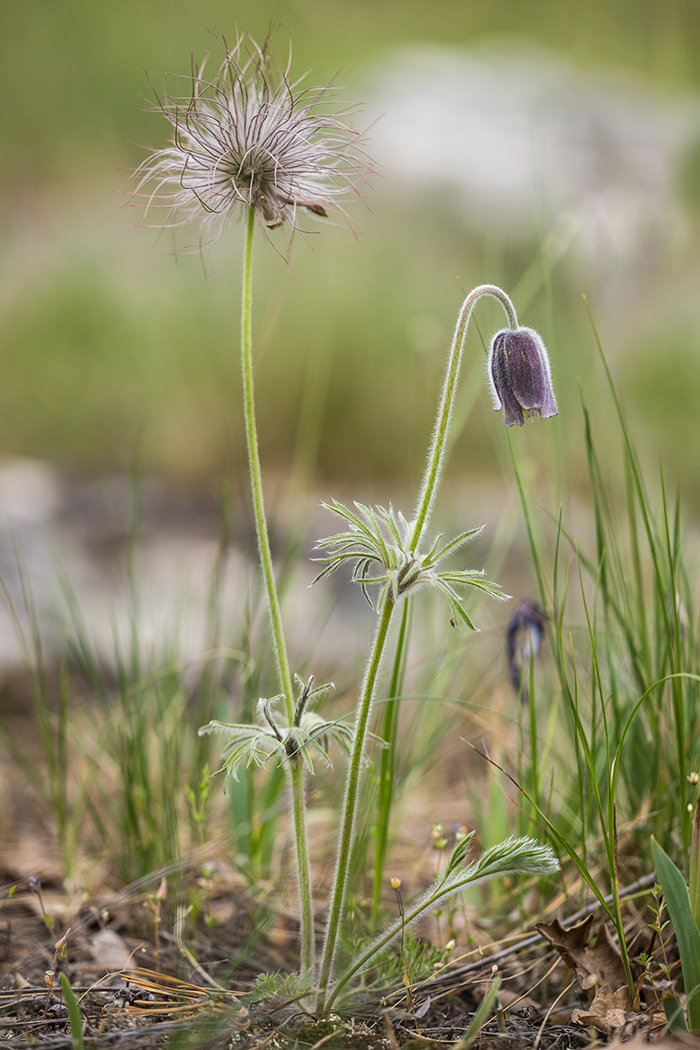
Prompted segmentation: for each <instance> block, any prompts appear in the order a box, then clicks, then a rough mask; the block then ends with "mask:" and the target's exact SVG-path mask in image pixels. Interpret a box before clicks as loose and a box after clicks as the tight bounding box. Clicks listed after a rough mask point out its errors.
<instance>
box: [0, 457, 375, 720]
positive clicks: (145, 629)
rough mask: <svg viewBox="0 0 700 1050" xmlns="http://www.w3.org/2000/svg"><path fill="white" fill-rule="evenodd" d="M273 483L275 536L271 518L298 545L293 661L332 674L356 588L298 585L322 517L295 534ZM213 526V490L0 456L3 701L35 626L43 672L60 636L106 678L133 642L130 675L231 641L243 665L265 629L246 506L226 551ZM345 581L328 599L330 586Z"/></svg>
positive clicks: (349, 629) (18, 684) (19, 674)
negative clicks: (279, 511)
mask: <svg viewBox="0 0 700 1050" xmlns="http://www.w3.org/2000/svg"><path fill="white" fill-rule="evenodd" d="M270 489H271V490H272V493H269V494H270V495H271V498H270V500H269V505H270V507H271V508H273V512H272V513H271V515H270V518H271V523H272V530H273V534H274V533H275V532H276V531H278V530H280V529H281V531H282V539H283V543H284V545H285V546H286V545H287V544H288V543H290V542H292V543H293V542H297V543H298V544H300V545H301V557H300V558H299V559H298V564H296V565H295V568H294V571H293V572H292V573H291V574H290V576H289V579H288V581H287V583H286V585H285V594H284V604H285V623H286V627H287V632H288V641H289V644H290V646H291V647H293V651H294V652H295V653H296V654H297V655H298V658H299V660H300V665H299V666H300V667H301V669H302V670H303V669H304V667H305V666H306V663H307V662H308V660H309V658H310V657H311V655H313V656H314V657H317V658H318V662H317V663H315V664H314V667H313V671H314V673H316V674H318V675H322V674H323V671H324V668H325V669H327V668H328V667H329V665H330V667H331V669H332V673H333V675H334V676H335V675H337V674H338V673H341V672H342V667H343V666H346V665H347V662H348V661H352V660H353V659H355V655H356V653H357V652H358V650H359V649H360V647H361V646H362V644H363V641H364V631H362V632H360V633H359V635H358V633H357V632H356V631H355V629H354V628H355V622H354V619H355V617H356V615H357V612H358V607H359V614H360V616H361V617H362V618H363V621H362V622H363V623H364V622H365V620H366V621H367V622H369V619H370V617H368V615H367V614H368V610H367V606H366V605H365V603H364V602H363V601H362V599H361V596H360V595H359V590H357V589H356V588H352V589H350V588H347V587H344V588H343V587H342V584H340V583H337V584H336V582H335V581H331V583H329V584H327V585H326V586H324V587H322V588H319V589H317V590H314V591H313V592H312V591H309V589H308V586H309V584H310V583H311V581H312V579H313V577H314V576H315V574H316V571H317V567H316V566H315V565H314V564H313V563H312V562H311V561H310V559H309V557H308V556H307V555H310V554H311V551H310V545H311V544H312V542H313V537H314V536H317V535H320V534H322V531H323V530H324V529H325V530H326V531H327V530H328V527H329V521H328V515H327V514H326V513H325V512H322V511H320V509H318V508H317V510H316V513H315V514H314V512H313V511H312V513H311V514H309V511H308V508H307V511H306V513H305V516H304V518H303V520H304V523H305V526H306V527H308V529H309V535H304V536H300V537H297V540H296V541H294V540H293V538H291V537H289V536H288V535H287V533H286V532H285V531H284V530H285V526H284V525H283V524H281V523H280V522H277V521H276V520H275V518H276V515H275V514H274V505H275V499H274V483H272V484H271V485H270ZM135 504H136V505H137V508H136V507H135ZM283 516H284V515H283ZM291 517H294V515H291ZM317 518H322V523H321V521H318V520H316V519H317ZM331 526H332V523H331ZM219 532H220V521H219V516H218V511H217V505H216V499H215V498H214V496H213V494H211V493H207V492H206V491H192V490H182V489H179V488H177V487H175V486H168V485H166V484H164V483H161V482H158V481H155V480H148V479H147V480H145V481H144V482H142V483H141V485H140V486H139V491H138V493H137V492H135V491H134V485H133V482H132V481H131V480H130V479H129V478H128V477H126V476H116V477H115V476H112V477H103V478H95V479H93V478H75V477H70V476H67V475H64V474H62V473H61V471H60V470H58V468H54V467H52V466H51V465H50V464H48V463H44V462H39V461H36V460H30V459H25V460H20V459H12V460H4V461H0V591H1V592H2V595H1V597H3V598H4V600H2V601H0V689H2V690H3V691H4V693H5V694H6V695H5V707H6V708H7V704H8V698H9V697H14V698H15V702H16V701H17V698H20V699H21V701H22V704H24V702H25V697H26V687H25V686H24V685H22V682H23V681H24V675H23V671H22V668H23V661H24V659H25V657H26V658H28V660H29V664H30V666H32V667H34V666H36V659H37V657H36V651H35V647H34V644H33V636H34V632H35V628H38V634H39V636H40V639H41V659H42V660H43V662H44V664H45V668H46V669H47V670H48V671H49V672H51V671H52V670H54V669H55V668H56V667H57V666H58V661H59V656H60V652H61V650H62V648H63V647H64V646H65V645H66V643H68V644H69V645H70V646H72V647H73V648H74V649H75V648H76V647H77V648H78V649H80V647H81V646H82V645H83V642H84V641H87V644H88V646H89V651H90V654H91V658H92V659H93V660H94V661H95V663H96V664H97V665H98V666H99V667H101V668H102V670H103V672H104V673H105V674H106V675H107V677H108V678H112V677H115V676H116V673H117V669H118V664H119V661H121V662H123V663H124V664H125V665H126V666H131V654H132V652H133V649H134V646H137V647H138V654H139V666H140V669H141V673H143V672H144V671H145V670H146V669H147V668H153V667H162V666H164V665H175V664H177V665H179V666H181V667H183V668H192V670H193V672H194V673H197V671H198V668H200V667H201V660H202V656H203V654H204V653H206V652H207V651H208V650H210V649H211V647H212V645H216V646H217V647H224V648H226V649H229V650H231V649H233V650H236V651H237V652H238V658H239V659H240V661H241V663H242V665H244V664H246V662H247V661H248V659H249V654H248V652H247V633H248V632H249V631H252V632H253V635H254V637H255V638H257V637H258V636H259V634H260V632H261V631H262V632H264V631H265V623H264V614H263V612H262V608H263V607H262V604H261V601H260V600H259V599H260V589H259V584H258V581H257V572H258V570H257V553H256V541H255V535H254V532H253V526H252V522H251V521H250V520H249V515H248V512H247V510H246V509H244V508H242V507H241V508H237V509H236V510H235V512H234V522H233V527H232V535H231V537H230V541H229V543H228V544H227V546H226V550H225V552H224V554H223V557H221V556H220V552H219ZM278 539H279V537H278ZM276 560H277V563H278V565H279V562H280V559H279V558H276ZM350 591H351V596H350V598H349V599H347V600H345V601H343V602H342V603H341V602H339V600H338V597H339V594H340V593H341V592H342V593H343V594H346V593H347V592H350ZM356 591H357V593H356ZM353 599H354V600H353ZM251 619H252V624H251V623H250V622H249V621H251ZM253 644H254V645H255V644H257V643H256V642H255V641H254V643H253ZM244 650H246V651H244ZM324 654H325V657H324ZM357 659H359V660H361V656H359V655H358V656H357Z"/></svg>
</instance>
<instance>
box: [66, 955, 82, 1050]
mask: <svg viewBox="0 0 700 1050" xmlns="http://www.w3.org/2000/svg"><path fill="white" fill-rule="evenodd" d="M61 988H62V989H63V998H64V1000H65V1003H66V1009H67V1010H68V1021H69V1024H70V1037H71V1042H72V1043H73V1050H83V1019H82V1017H81V1015H80V1007H79V1006H78V1000H77V999H76V998H75V992H74V991H73V989H72V988H71V986H70V981H69V980H68V978H67V977H66V975H65V974H64V973H62V974H61Z"/></svg>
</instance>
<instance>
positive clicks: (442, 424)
mask: <svg viewBox="0 0 700 1050" xmlns="http://www.w3.org/2000/svg"><path fill="white" fill-rule="evenodd" d="M484 295H488V296H491V298H492V299H497V300H498V302H499V303H500V304H501V306H502V307H503V309H504V310H505V312H506V316H507V318H508V324H509V326H510V328H511V329H513V330H514V329H516V328H517V327H518V318H517V316H516V314H515V308H514V306H513V304H512V302H511V301H510V299H509V298H508V296H507V295H506V293H505V292H503V291H501V289H500V288H498V287H497V286H496V285H495V284H480V285H479V286H478V288H474V290H473V291H471V292H470V293H469V295H468V296H467V298H466V299H465V300H464V303H463V304H462V309H461V310H460V312H459V317H458V318H457V327H456V328H455V334H454V337H453V339H452V346H451V348H450V356H449V360H448V362H447V372H446V374H445V382H444V384H443V388H442V397H441V398H440V405H439V407H438V415H437V421H436V424H435V430H434V431H433V439H432V442H431V445H430V451H429V453H428V463H427V465H426V468H425V473H424V475H423V481H422V484H421V489H420V496H419V497H418V509H417V510H416V515H415V518H414V522H413V531H412V533H411V539H410V541H409V550H410V551H411V552H414V551H415V550H417V548H418V544H419V543H420V541H421V537H422V535H423V530H424V529H425V526H426V525H427V523H428V519H429V517H430V514H431V513H432V509H433V504H434V502H435V495H436V492H437V483H438V481H439V479H440V475H441V473H442V468H443V466H444V460H445V453H446V444H447V435H448V432H449V428H450V420H451V418H452V409H453V407H454V401H455V395H456V393H457V381H458V379H459V370H460V368H461V365H462V352H463V350H464V340H465V337H466V334H467V329H468V327H469V322H470V320H471V316H472V311H473V310H474V307H475V306H476V304H477V302H478V301H479V299H481V298H482V296H484Z"/></svg>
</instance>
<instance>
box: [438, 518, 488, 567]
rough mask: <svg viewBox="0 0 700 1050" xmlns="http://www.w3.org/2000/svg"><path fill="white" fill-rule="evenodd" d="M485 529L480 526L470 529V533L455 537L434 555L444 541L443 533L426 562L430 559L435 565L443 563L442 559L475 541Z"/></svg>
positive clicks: (483, 526)
mask: <svg viewBox="0 0 700 1050" xmlns="http://www.w3.org/2000/svg"><path fill="white" fill-rule="evenodd" d="M485 527H486V526H485V525H479V527H478V528H477V529H470V530H469V532H463V533H461V535H459V536H455V538H454V539H453V540H450V542H449V543H446V544H445V546H444V547H441V548H440V550H439V551H438V552H437V553H434V551H435V548H436V547H437V545H438V543H439V542H440V540H441V539H442V533H440V535H439V536H438V538H437V539H436V540H435V543H434V544H433V546H432V549H431V551H430V553H429V554H428V555H427V556H426V558H425V559H424V561H427V559H428V558H430V559H431V560H432V563H433V564H435V563H437V562H439V561H442V559H443V558H446V557H447V555H448V554H452V553H453V552H454V551H457V550H459V549H460V547H464V546H466V544H467V543H469V542H470V541H471V540H473V539H474V537H475V536H478V535H479V533H481V532H483V531H484V529H485Z"/></svg>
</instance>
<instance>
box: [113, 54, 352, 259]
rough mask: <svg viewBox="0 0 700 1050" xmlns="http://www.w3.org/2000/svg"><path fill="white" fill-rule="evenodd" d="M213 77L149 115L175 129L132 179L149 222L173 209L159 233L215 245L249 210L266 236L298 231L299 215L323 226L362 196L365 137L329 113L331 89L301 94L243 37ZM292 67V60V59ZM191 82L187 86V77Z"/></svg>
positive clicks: (197, 78)
mask: <svg viewBox="0 0 700 1050" xmlns="http://www.w3.org/2000/svg"><path fill="white" fill-rule="evenodd" d="M217 43H218V44H219V45H220V46H221V48H222V50H223V52H224V59H223V62H222V63H221V65H220V67H219V69H218V71H217V72H216V73H215V74H214V75H213V77H212V78H211V79H208V78H207V77H205V71H206V66H207V58H208V56H205V59H204V61H203V62H202V64H201V66H200V67H199V70H198V71H197V72H196V73H195V74H194V75H193V76H192V78H191V83H192V88H191V93H190V95H189V97H184V98H182V97H176V96H171V95H168V94H165V95H163V97H162V98H161V99H159V104H158V106H157V107H154V109H153V112H160V113H162V114H163V116H165V117H166V119H167V120H168V121H169V122H170V124H171V125H172V128H173V136H172V142H171V145H169V146H167V147H166V148H165V149H161V150H153V151H152V153H151V156H150V157H148V158H147V159H146V160H145V161H144V162H143V164H141V166H140V167H139V168H138V169H137V170H136V172H135V173H134V175H133V176H132V179H131V180H130V182H131V185H132V194H133V196H134V197H142V198H145V201H146V214H147V215H148V214H149V213H150V212H151V210H152V209H154V208H155V207H163V208H165V209H167V215H166V216H165V219H164V221H163V222H162V223H160V224H158V225H162V226H168V227H174V228H179V227H182V226H185V225H187V224H188V223H190V222H198V223H199V224H200V236H199V244H198V247H203V246H209V245H212V244H214V243H215V242H216V241H218V239H219V238H220V237H221V235H222V233H223V231H224V229H225V227H226V225H227V224H228V222H229V220H230V219H231V218H232V217H233V215H234V214H236V213H237V212H239V211H240V212H243V211H247V210H248V209H250V208H253V209H254V210H255V212H256V215H257V217H258V219H259V220H260V222H261V224H262V225H263V226H265V227H266V228H268V229H273V228H275V227H277V226H282V225H283V224H284V223H287V224H289V227H290V229H296V228H297V223H298V214H299V211H300V209H304V211H305V212H307V213H310V214H312V215H316V216H321V217H323V218H326V217H327V215H328V210H329V209H331V208H335V209H336V210H339V211H341V212H342V213H343V214H345V213H344V212H343V209H342V207H341V205H340V204H339V200H340V199H341V198H343V197H346V196H347V195H348V194H352V193H356V194H357V193H358V192H359V187H360V186H361V185H362V184H363V182H364V180H365V177H366V175H367V174H368V172H369V171H370V170H371V169H370V166H369V164H368V163H367V161H366V159H365V157H364V154H363V152H362V149H361V147H360V145H359V138H360V137H359V135H358V134H357V132H355V131H353V130H352V129H351V128H350V127H348V126H347V125H346V124H345V123H344V122H343V120H341V119H340V118H341V117H342V116H346V115H347V113H348V112H349V109H345V110H343V111H342V112H340V113H337V114H336V115H333V113H330V112H328V107H329V104H331V103H332V102H333V99H334V95H335V92H334V89H333V85H327V86H325V87H314V88H305V89H300V87H299V81H297V82H296V83H291V82H290V80H289V77H288V74H289V63H288V64H287V67H286V68H285V69H284V70H283V69H281V68H280V67H278V66H277V65H276V63H275V61H274V59H273V57H272V54H271V50H270V40H269V38H268V39H267V40H266V41H265V43H264V44H263V46H262V47H260V46H258V45H257V44H256V43H255V42H254V41H253V40H252V39H251V38H250V37H249V36H248V35H247V34H242V35H240V36H239V37H238V39H237V41H236V44H235V46H234V47H233V48H232V49H230V50H229V48H228V47H227V46H226V44H225V43H224V42H222V41H217ZM290 62H291V55H290ZM187 79H190V78H187Z"/></svg>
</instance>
